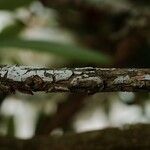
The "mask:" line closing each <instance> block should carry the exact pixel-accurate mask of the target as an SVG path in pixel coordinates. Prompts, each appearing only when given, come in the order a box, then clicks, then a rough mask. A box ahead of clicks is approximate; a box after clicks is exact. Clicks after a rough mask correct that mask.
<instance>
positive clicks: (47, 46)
mask: <svg viewBox="0 0 150 150" xmlns="http://www.w3.org/2000/svg"><path fill="white" fill-rule="evenodd" d="M0 48H20V49H30V50H33V51H39V52H49V53H53V54H55V55H59V56H62V57H64V58H65V59H69V60H76V61H80V62H86V63H99V64H108V63H110V62H111V59H110V57H109V56H107V55H105V54H103V53H100V52H96V51H93V50H91V49H86V48H81V47H77V46H74V45H65V44H60V43H56V42H48V41H37V40H25V39H17V38H16V39H9V38H5V39H4V38H3V39H2V38H1V39H0Z"/></svg>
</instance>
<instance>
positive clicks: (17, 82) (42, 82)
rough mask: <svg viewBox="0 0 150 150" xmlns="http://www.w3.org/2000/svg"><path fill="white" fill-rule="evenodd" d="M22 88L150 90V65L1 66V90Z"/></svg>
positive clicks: (62, 90) (28, 89) (75, 90)
mask: <svg viewBox="0 0 150 150" xmlns="http://www.w3.org/2000/svg"><path fill="white" fill-rule="evenodd" d="M15 91H20V92H23V93H27V94H33V93H34V92H38V91H44V92H72V93H89V94H93V93H96V92H114V91H132V92H136V91H145V92H149V91H150V69H117V68H110V69H109V68H93V67H86V68H74V69H68V68H63V69H57V70H55V69H49V68H41V67H28V66H0V94H1V93H5V94H6V93H15Z"/></svg>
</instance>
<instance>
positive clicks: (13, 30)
mask: <svg viewBox="0 0 150 150" xmlns="http://www.w3.org/2000/svg"><path fill="white" fill-rule="evenodd" d="M24 27H25V25H24V24H23V23H22V22H21V21H19V20H16V22H15V23H14V24H11V25H8V26H6V27H5V28H4V29H3V30H2V31H1V32H0V37H2V38H5V37H6V38H8V37H9V38H10V37H16V36H17V35H18V34H19V33H20V32H21V31H22V29H23V28H24Z"/></svg>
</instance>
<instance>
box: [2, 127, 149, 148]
mask: <svg viewBox="0 0 150 150" xmlns="http://www.w3.org/2000/svg"><path fill="white" fill-rule="evenodd" d="M0 149H4V150H50V149H51V150H134V149H137V150H149V149H150V125H133V126H128V127H126V128H124V129H118V128H108V129H103V130H99V131H92V132H87V133H80V134H66V135H63V136H61V137H54V136H49V137H34V138H32V139H29V140H19V139H14V138H8V137H0Z"/></svg>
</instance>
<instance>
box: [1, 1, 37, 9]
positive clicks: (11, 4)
mask: <svg viewBox="0 0 150 150" xmlns="http://www.w3.org/2000/svg"><path fill="white" fill-rule="evenodd" d="M33 1H35V0H0V9H6V10H7V9H8V10H14V9H16V8H18V7H22V6H27V5H29V4H30V3H31V2H33Z"/></svg>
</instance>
